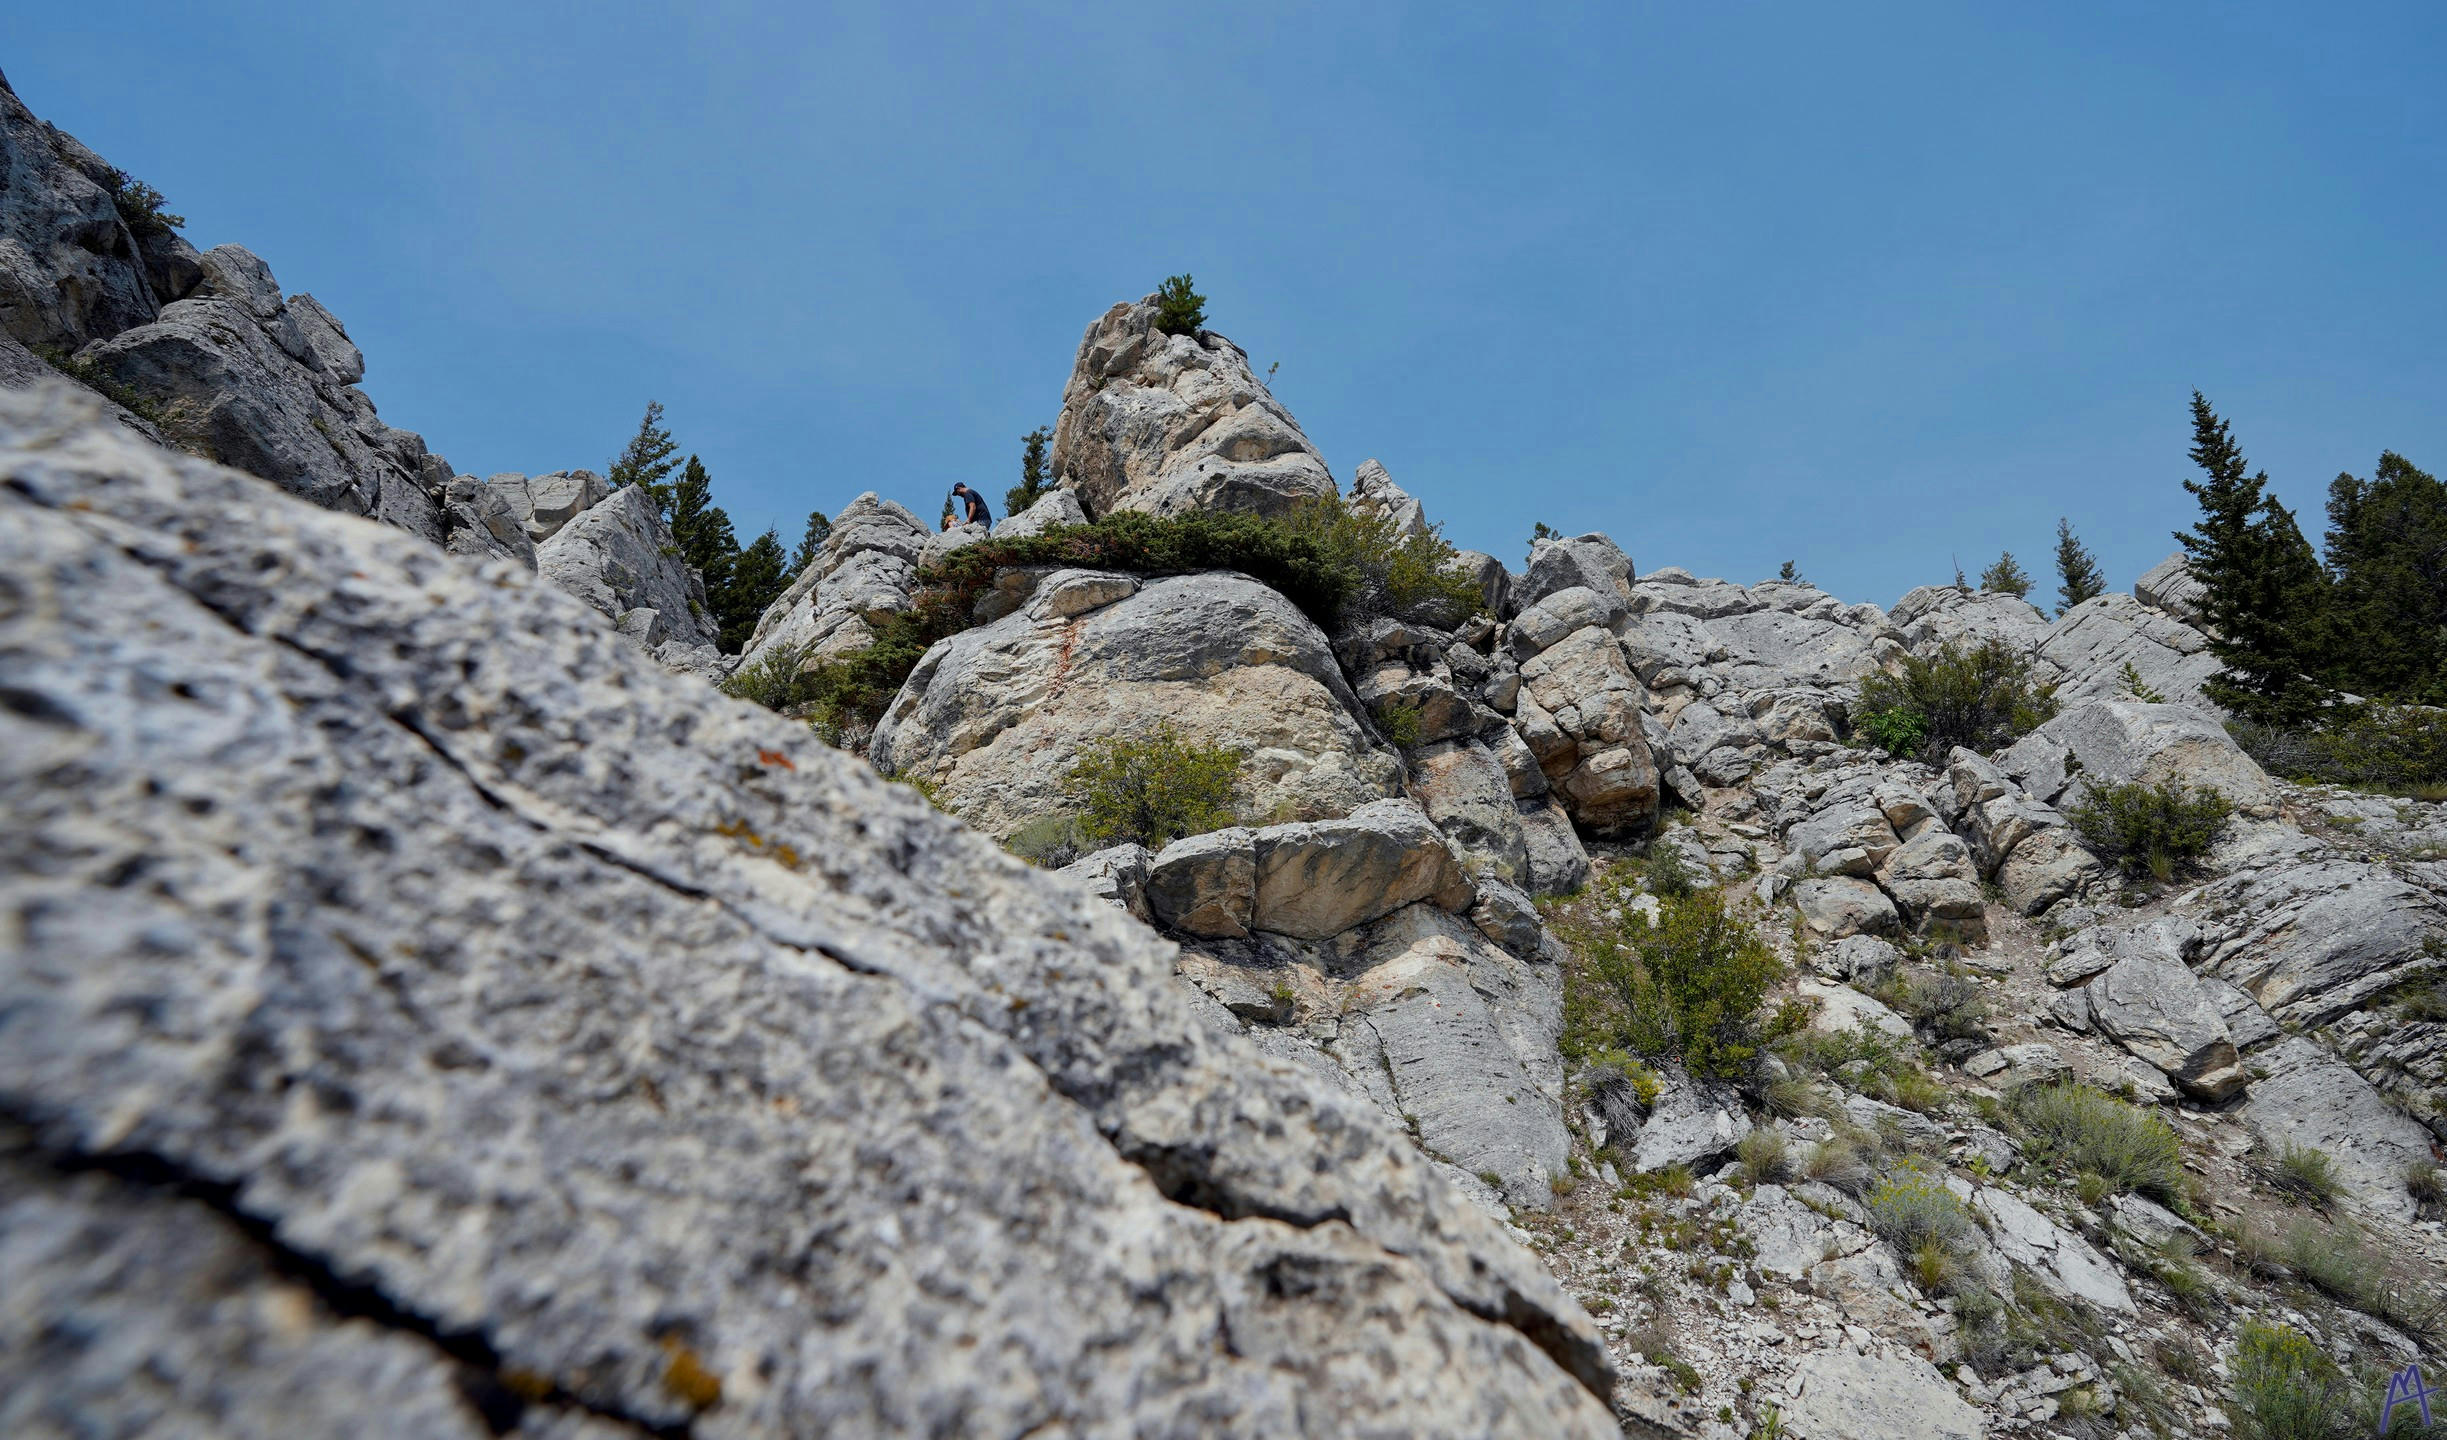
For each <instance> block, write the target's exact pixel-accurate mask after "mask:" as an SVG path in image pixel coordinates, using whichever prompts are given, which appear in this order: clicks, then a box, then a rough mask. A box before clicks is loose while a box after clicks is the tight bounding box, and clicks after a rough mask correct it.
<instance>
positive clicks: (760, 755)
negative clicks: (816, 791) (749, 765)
mask: <svg viewBox="0 0 2447 1440" xmlns="http://www.w3.org/2000/svg"><path fill="white" fill-rule="evenodd" d="M756 763H757V764H759V765H779V766H781V767H782V768H783V769H785V770H796V769H798V768H799V767H798V766H796V765H793V764H791V763H790V757H789V756H787V755H785V754H783V753H782V752H781V751H779V750H759V751H757V752H756Z"/></svg>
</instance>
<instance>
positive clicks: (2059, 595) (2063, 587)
mask: <svg viewBox="0 0 2447 1440" xmlns="http://www.w3.org/2000/svg"><path fill="white" fill-rule="evenodd" d="M2056 579H2057V582H2058V583H2057V586H2056V613H2057V614H2058V615H2062V614H2064V613H2065V612H2066V611H2067V610H2070V609H2072V608H2073V607H2074V606H2076V605H2079V604H2081V603H2082V602H2083V601H2084V600H2091V599H2096V598H2097V597H2098V596H2100V595H2104V594H2105V593H2107V578H2106V577H2105V576H2103V575H2101V574H2100V573H2099V562H2098V557H2096V556H2094V555H2092V554H2091V553H2090V547H2089V546H2087V545H2084V544H2083V543H2082V542H2081V540H2080V539H2079V538H2077V537H2076V536H2075V535H2074V533H2073V522H2071V521H2069V520H2067V519H2065V518H2064V517H2063V516H2061V515H2060V516H2058V517H2057V518H2056Z"/></svg>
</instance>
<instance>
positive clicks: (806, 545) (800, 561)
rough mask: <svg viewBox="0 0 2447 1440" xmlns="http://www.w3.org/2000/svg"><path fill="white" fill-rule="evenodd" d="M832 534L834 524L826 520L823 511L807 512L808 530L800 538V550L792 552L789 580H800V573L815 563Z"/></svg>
mask: <svg viewBox="0 0 2447 1440" xmlns="http://www.w3.org/2000/svg"><path fill="white" fill-rule="evenodd" d="M832 533H833V522H832V521H830V520H827V519H825V518H824V512H823V511H821V510H810V511H808V512H807V529H806V530H805V531H804V532H802V533H801V534H800V536H799V548H798V549H796V550H793V551H791V552H790V574H789V576H788V578H789V579H791V580H796V579H798V578H799V572H800V571H802V570H804V569H806V568H807V567H808V566H810V565H812V564H814V563H815V560H816V552H817V551H819V550H821V549H823V548H824V541H825V538H826V537H827V536H829V535H831V534H832Z"/></svg>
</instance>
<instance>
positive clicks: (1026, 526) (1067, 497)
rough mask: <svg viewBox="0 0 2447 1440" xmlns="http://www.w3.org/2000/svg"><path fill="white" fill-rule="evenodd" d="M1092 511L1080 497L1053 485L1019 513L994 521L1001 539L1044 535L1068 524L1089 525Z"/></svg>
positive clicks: (998, 536)
mask: <svg viewBox="0 0 2447 1440" xmlns="http://www.w3.org/2000/svg"><path fill="white" fill-rule="evenodd" d="M1086 523H1088V512H1087V509H1086V507H1085V506H1082V505H1081V504H1080V503H1079V497H1078V496H1077V495H1074V494H1072V493H1071V492H1070V491H1068V490H1063V489H1053V490H1048V491H1046V492H1045V493H1044V494H1043V495H1040V496H1038V497H1037V503H1035V504H1034V505H1031V506H1029V507H1028V508H1027V509H1025V510H1022V511H1021V512H1020V513H1018V514H1017V515H1006V516H1004V517H1003V518H1002V519H1000V520H998V521H996V522H995V523H994V538H995V539H997V540H1024V539H1026V538H1028V537H1029V536H1031V535H1042V534H1044V533H1045V532H1046V531H1048V530H1058V529H1060V528H1062V527H1063V526H1065V525H1085V524H1086Z"/></svg>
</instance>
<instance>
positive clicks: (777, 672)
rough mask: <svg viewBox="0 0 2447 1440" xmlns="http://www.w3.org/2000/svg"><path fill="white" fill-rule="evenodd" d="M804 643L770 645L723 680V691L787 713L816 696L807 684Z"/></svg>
mask: <svg viewBox="0 0 2447 1440" xmlns="http://www.w3.org/2000/svg"><path fill="white" fill-rule="evenodd" d="M807 649H808V647H806V646H805V645H770V646H767V647H766V648H765V653H764V654H762V655H760V656H758V657H757V658H756V660H755V662H754V663H753V664H748V665H742V666H740V667H739V668H738V669H737V670H734V671H732V672H731V674H730V677H729V678H728V679H726V680H724V681H723V682H722V693H723V694H725V695H728V696H730V697H732V698H733V699H736V700H747V701H751V702H753V703H755V704H758V705H762V706H764V707H765V708H766V709H768V710H778V711H780V712H782V713H784V714H788V713H789V712H790V711H792V710H794V709H796V708H798V707H799V706H801V705H804V704H806V703H807V702H808V701H809V700H811V699H813V698H814V695H813V693H812V688H811V686H810V685H809V683H808V678H807V673H806V665H807Z"/></svg>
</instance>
